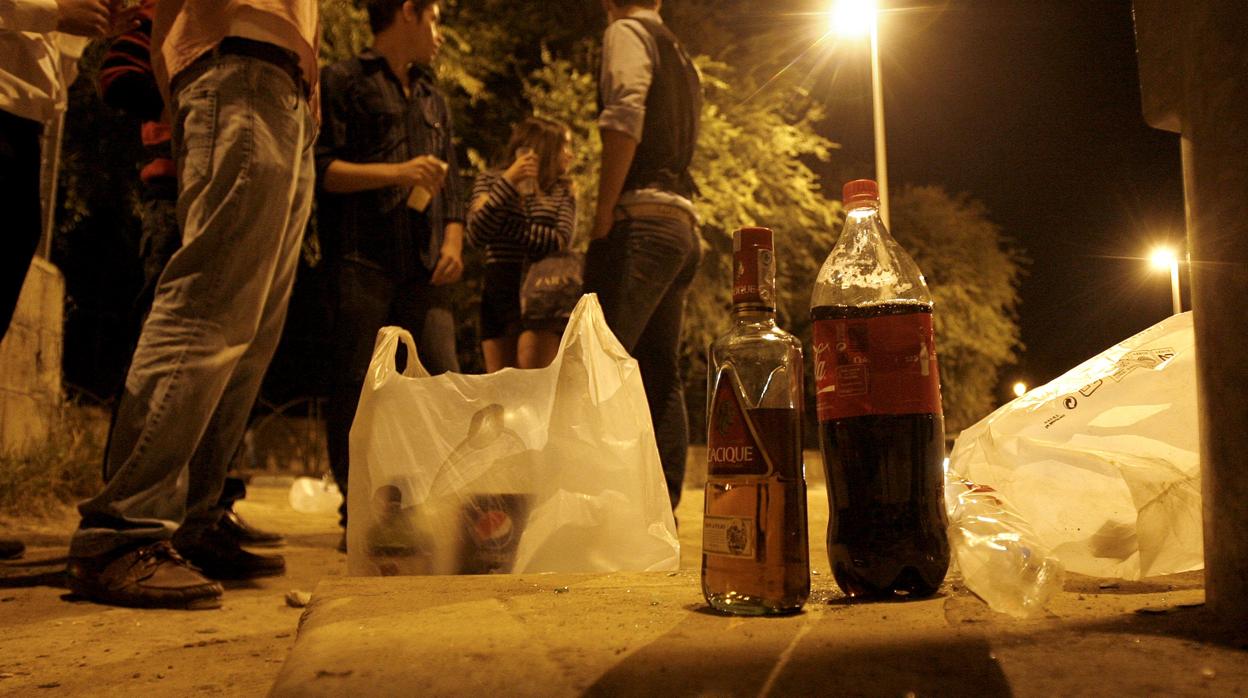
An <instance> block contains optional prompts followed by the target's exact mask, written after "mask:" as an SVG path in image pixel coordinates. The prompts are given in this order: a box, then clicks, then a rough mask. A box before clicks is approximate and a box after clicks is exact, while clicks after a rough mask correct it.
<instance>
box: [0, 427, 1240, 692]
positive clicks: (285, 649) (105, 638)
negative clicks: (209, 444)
mask: <svg viewBox="0 0 1248 698" xmlns="http://www.w3.org/2000/svg"><path fill="white" fill-rule="evenodd" d="M690 456H691V457H690V460H691V462H692V463H696V462H697V461H698V460H699V458H700V454H697V453H695V452H693V451H691V454H690ZM809 463H816V464H817V463H818V460H817V459H816V460H808V464H809ZM816 469H817V468H816ZM698 478H699V474H698V473H697V472H696V470H695V471H694V472H691V473H690V477H689V478H688V479H687V484H691V483H694V482H697V480H698ZM811 480H812V482H811V489H812V491H811V497H810V503H811V507H810V531H811V539H812V545H811V548H812V556H811V563H812V571H813V573H814V574H815V575H816V576H815V577H814V583H813V584H812V586H813V588H814V589H816V590H823V591H821V592H820V593H817V594H814V595H812V599H811V602H810V603H811V604H818V605H819V608H818V609H815V608H813V607H812V611H814V613H813V614H807V615H808V616H809V617H810V618H815V617H816V616H819V614H821V613H822V614H825V615H826V614H828V613H833V614H834V613H836V612H837V608H839V607H840V605H843V599H838V598H833V597H835V596H838V595H839V592H835V591H834V590H833V589H832V584H831V578H830V575H829V573H828V565H827V557H826V553H825V552H824V551H823V543H822V538H823V531H824V530H825V527H826V525H827V508H826V500H825V499H824V496H825V495H824V492H823V489H822V483H821V482H820V479H819V478H818V476H817V473H812V477H811ZM290 482H291V480H290V479H289V478H287V479H284V480H283V479H277V478H270V479H267V480H259V479H258V480H253V481H252V483H251V485H250V486H249V494H248V499H247V500H245V501H242V502H240V503H239V504H238V511H239V512H240V514H241V515H242V516H243V517H245V518H246V519H247V520H248V521H250V522H252V523H254V524H255V525H257V526H260V527H262V528H265V529H270V530H277V531H281V532H283V533H284V534H285V535H286V537H287V541H288V543H287V545H286V546H285V548H282V549H281V550H280V552H282V553H283V554H284V555H285V556H286V561H287V574H286V575H285V576H284V577H278V578H270V579H264V580H259V581H256V582H253V583H238V584H227V590H226V596H225V600H224V605H223V607H222V608H221V609H219V610H213V611H154V610H133V609H121V608H110V607H105V606H97V605H95V604H91V603H87V602H83V601H77V600H74V599H72V598H71V597H69V596H68V595H67V592H66V590H65V589H64V587H63V579H62V572H63V567H64V555H65V550H66V545H67V542H68V535H69V532H70V531H71V530H72V529H73V527H74V525H76V523H77V521H76V518H75V517H74V515H73V512H72V511H66V513H65V515H64V516H63V517H62V518H61V519H58V520H42V521H35V520H25V519H19V520H12V519H10V520H0V531H3V532H4V534H5V535H16V536H18V537H20V538H22V539H23V540H25V542H26V543H27V545H28V547H29V549H28V551H27V553H26V555H25V557H24V558H23V559H21V560H18V561H11V562H3V563H0V696H6V695H21V696H28V695H44V694H45V692H46V694H47V695H53V694H57V695H92V696H111V695H127V696H129V695H143V696H187V695H230V696H260V695H265V694H267V693H268V691H269V689H270V687H271V686H272V685H273V682H274V680H275V679H276V678H277V676H278V674H279V671H280V670H281V669H282V666H283V662H285V660H286V658H287V656H288V654H289V652H290V649H291V647H292V646H293V644H294V642H295V638H296V633H297V629H298V625H299V622H300V615H301V613H302V610H301V609H300V608H295V607H292V606H291V605H288V603H287V601H286V597H287V594H288V592H290V591H294V590H299V591H309V592H310V591H312V590H313V589H314V588H315V587H316V585H317V583H318V582H319V581H321V580H323V579H325V578H326V577H333V576H336V575H343V574H344V573H345V568H346V558H345V555H342V554H340V553H338V552H336V551H335V545H336V543H337V541H338V536H339V531H338V528H337V521H336V515H335V514H320V515H311V514H301V513H298V512H296V511H294V510H293V509H291V508H290V506H289V504H288V490H289V485H290ZM700 508H701V496H700V492H699V491H698V490H697V489H694V490H686V497H685V500H684V501H682V503H681V507H680V508H679V509H678V511H677V514H678V516H679V518H680V520H681V522H682V525H681V530H680V534H681V543H682V563H681V567H682V571H681V573H680V574H681V575H682V577H685V576H687V577H688V578H689V579H690V588H691V591H690V593H691V594H694V595H696V592H695V591H692V590H693V589H696V587H695V586H694V585H696V579H697V570H698V565H699V562H700V543H701V540H700V538H701V516H700ZM1201 585H1202V576H1201V574H1200V573H1187V574H1183V575H1172V576H1170V577H1166V578H1162V579H1152V580H1146V581H1143V582H1134V583H1129V582H1121V583H1119V582H1116V581H1112V580H1097V579H1092V578H1072V579H1068V580H1067V583H1066V586H1065V593H1064V594H1062V595H1060V603H1059V604H1055V605H1058V606H1059V608H1058V613H1057V614H1056V615H1055V616H1053V617H1052V618H1050V619H1048V620H1047V621H1029V622H1016V621H1013V620H1012V619H1010V618H1008V617H1006V616H1002V615H1000V614H996V613H993V612H991V611H990V610H989V609H987V607H986V606H984V605H983V604H982V602H980V601H979V600H978V599H976V598H975V597H974V596H972V595H971V594H969V592H967V591H966V590H965V589H964V588H961V586H960V583H959V580H958V578H957V576H956V574H951V576H950V578H949V580H948V581H947V582H946V585H945V588H943V589H942V597H943V599H944V600H943V601H942V602H941V603H942V604H943V609H944V610H943V614H944V616H945V617H946V624H947V626H948V627H949V628H953V629H959V628H983V629H984V630H985V631H986V632H990V633H995V634H996V635H997V636H1000V638H1005V639H1004V640H1001V641H1000V643H1001V644H995V645H993V647H994V649H993V652H995V653H996V654H997V655H1000V656H1004V657H1007V658H1008V656H1009V654H1008V653H1009V652H1010V651H1011V650H1010V647H1014V646H1017V647H1016V650H1017V651H1019V652H1023V651H1028V652H1032V653H1034V652H1035V651H1038V650H1036V649H1035V648H1033V649H1032V650H1027V649H1026V648H1027V647H1030V646H1031V640H1030V639H1028V638H1029V635H1032V634H1035V635H1036V636H1037V637H1039V636H1040V635H1045V636H1048V637H1050V640H1052V636H1053V635H1054V634H1055V633H1056V634H1060V635H1061V636H1062V637H1060V638H1057V639H1056V641H1054V642H1053V645H1048V644H1042V645H1036V647H1039V648H1043V647H1049V646H1058V647H1063V646H1065V645H1066V641H1067V639H1068V640H1069V643H1070V646H1071V647H1072V648H1075V647H1079V646H1081V645H1080V643H1081V642H1084V643H1085V644H1086V642H1087V641H1086V637H1087V636H1088V633H1089V632H1094V631H1095V629H1096V628H1103V627H1112V629H1113V633H1112V634H1110V635H1107V636H1106V637H1109V638H1110V639H1107V640H1106V639H1103V638H1102V640H1100V641H1101V642H1104V643H1109V644H1107V645H1106V646H1107V647H1118V646H1119V645H1118V644H1117V643H1118V642H1122V643H1128V644H1127V645H1123V647H1129V648H1135V647H1137V645H1138V643H1140V642H1141V638H1144V645H1142V646H1140V649H1141V650H1147V651H1150V652H1153V653H1156V652H1162V654H1160V655H1157V656H1156V657H1154V659H1148V656H1152V655H1148V656H1145V655H1143V654H1140V653H1139V652H1133V653H1132V654H1131V655H1130V659H1129V662H1128V663H1127V664H1122V665H1121V666H1116V665H1117V664H1118V663H1119V660H1118V659H1116V658H1115V657H1116V655H1115V654H1114V652H1108V651H1107V650H1106V649H1105V647H1100V646H1098V649H1095V650H1091V649H1090V652H1089V653H1081V652H1078V651H1076V652H1075V654H1087V655H1088V656H1087V657H1086V658H1084V659H1083V660H1082V661H1083V662H1084V663H1085V664H1086V666H1084V667H1083V668H1081V669H1079V670H1078V671H1079V672H1080V673H1083V674H1087V681H1088V683H1083V684H1081V683H1076V682H1073V680H1074V679H1075V678H1076V677H1073V676H1071V675H1070V672H1071V671H1075V670H1076V669H1075V665H1077V664H1079V661H1078V660H1075V661H1073V662H1072V658H1071V657H1068V656H1054V657H1052V659H1053V662H1052V663H1050V664H1047V665H1046V664H1045V663H1043V662H1034V665H1035V668H1033V661H1032V660H1028V661H1026V662H1022V661H1020V662H1018V663H1017V667H1016V668H1015V669H1014V674H1018V675H1014V674H1011V675H1009V679H1010V680H1009V684H1008V688H1005V692H1006V693H1007V694H1013V695H1045V694H1047V693H1048V691H1047V690H1042V691H1039V692H1036V691H1021V692H1020V691H1018V687H1019V686H1020V685H1023V686H1026V685H1029V684H1030V685H1032V686H1034V687H1040V686H1047V687H1048V688H1049V689H1053V690H1055V691H1057V692H1058V693H1061V694H1068V693H1071V691H1070V690H1068V689H1069V688H1070V687H1071V686H1072V685H1083V686H1084V690H1081V691H1074V692H1075V693H1084V694H1088V695H1103V694H1104V693H1103V692H1102V691H1101V690H1100V689H1101V688H1108V687H1109V686H1112V685H1114V682H1115V681H1116V680H1117V678H1118V677H1119V676H1120V675H1121V674H1123V673H1124V672H1128V673H1131V674H1134V675H1135V677H1134V678H1135V679H1136V681H1135V682H1134V683H1133V684H1131V685H1134V686H1135V687H1136V688H1142V687H1147V686H1150V685H1152V686H1154V687H1156V688H1157V689H1158V690H1160V691H1161V693H1164V694H1175V690H1174V689H1175V688H1176V687H1182V688H1181V690H1178V691H1177V693H1178V694H1183V695H1245V694H1248V661H1245V659H1246V658H1248V652H1245V651H1244V647H1243V646H1242V645H1239V644H1235V643H1234V642H1232V643H1230V644H1229V645H1228V643H1226V642H1222V643H1216V642H1208V641H1207V640H1206V639H1205V638H1203V637H1202V631H1201V629H1200V627H1199V626H1200V624H1201V623H1202V622H1203V621H1201V620H1200V618H1199V617H1198V616H1194V615H1191V613H1192V612H1185V611H1178V612H1173V611H1174V609H1173V608H1164V607H1165V606H1171V607H1173V606H1175V605H1177V604H1191V603H1198V602H1199V601H1200V600H1201V599H1202V598H1203V590H1202V587H1201ZM825 597H826V598H825ZM824 606H827V608H824ZM1145 606H1153V607H1159V606H1160V607H1163V608H1160V609H1159V610H1158V611H1157V613H1156V614H1155V615H1154V614H1152V613H1145V614H1140V613H1139V609H1140V607H1145ZM876 610H878V609H876ZM884 610H885V611H887V610H888V609H884ZM864 612H865V611H864ZM868 620H869V619H868ZM864 622H865V621H864ZM1026 623H1030V625H1028V624H1026ZM875 626H876V623H875V622H871V623H866V625H865V626H864V627H875ZM776 627H780V626H778V625H777V626H776ZM880 630H881V631H882V630H883V628H880ZM1032 631H1034V633H1033V632H1032ZM1150 637H1151V638H1152V639H1149V638H1150ZM1011 638H1012V639H1011ZM1113 638H1121V639H1120V640H1115V639H1113ZM1129 643H1136V644H1134V645H1133V644H1129ZM1087 646H1088V647H1089V648H1091V647H1092V645H1087ZM1148 648H1151V649H1148ZM1163 650H1164V651H1163ZM1045 651H1052V650H1045ZM924 652H925V653H927V650H925V651H924ZM1062 652H1065V651H1062ZM984 654H985V655H986V656H987V652H986V651H985V653H984ZM1093 655H1097V656H1100V655H1104V656H1103V658H1102V659H1097V656H1093ZM1033 659H1035V658H1034V657H1033ZM1154 660H1157V661H1156V662H1155V661H1154ZM959 661H960V660H959ZM1123 661H1127V660H1123ZM1063 664H1065V665H1067V667H1068V668H1066V669H1065V670H1063V673H1059V674H1056V675H1055V674H1054V672H1053V669H1054V668H1056V667H1059V666H1062V665H1063ZM1154 665H1156V671H1157V672H1158V675H1159V676H1161V675H1168V674H1171V673H1173V672H1174V671H1179V672H1180V673H1181V674H1182V676H1183V677H1186V678H1183V679H1182V680H1181V681H1179V682H1177V683H1176V682H1175V680H1173V679H1167V680H1165V681H1160V680H1159V682H1157V683H1150V682H1149V680H1148V676H1147V672H1148V671H1151V670H1152V669H1151V667H1152V666H1154ZM1033 672H1034V673H1035V676H1034V678H1033V677H1028V676H1024V675H1022V674H1029V673H1033ZM1007 673H1008V672H1007ZM1141 674H1145V675H1144V677H1143V679H1144V680H1143V681H1142V682H1141V680H1140V675H1141ZM1055 676H1058V677H1064V678H1060V679H1059V678H1055ZM1067 679H1070V680H1072V682H1066V680H1067ZM1016 681H1017V682H1018V683H1016ZM1054 681H1062V682H1061V683H1053V682H1054ZM1106 682H1108V683H1106ZM1162 687H1168V688H1166V689H1165V690H1162ZM843 688H846V689H849V688H851V687H849V686H843ZM860 688H862V689H863V690H862V691H859V694H865V695H873V693H872V692H871V690H869V688H867V687H860ZM999 688H1000V687H999ZM1107 692H1108V691H1107ZM1144 693H1155V691H1149V690H1144Z"/></svg>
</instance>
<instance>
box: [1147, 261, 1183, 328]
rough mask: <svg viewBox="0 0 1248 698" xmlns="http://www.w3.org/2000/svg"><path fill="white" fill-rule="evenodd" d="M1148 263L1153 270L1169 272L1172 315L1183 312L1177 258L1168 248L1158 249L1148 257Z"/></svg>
mask: <svg viewBox="0 0 1248 698" xmlns="http://www.w3.org/2000/svg"><path fill="white" fill-rule="evenodd" d="M1148 259H1149V262H1150V263H1152V265H1153V268H1154V269H1167V268H1168V269H1169V270H1170V300H1171V302H1172V303H1173V305H1174V314H1175V315H1178V314H1179V313H1181V312H1183V301H1182V298H1181V297H1180V296H1179V257H1178V255H1176V254H1175V253H1174V250H1172V249H1170V248H1169V247H1158V248H1157V249H1155V250H1153V253H1152V254H1151V255H1149V258H1148Z"/></svg>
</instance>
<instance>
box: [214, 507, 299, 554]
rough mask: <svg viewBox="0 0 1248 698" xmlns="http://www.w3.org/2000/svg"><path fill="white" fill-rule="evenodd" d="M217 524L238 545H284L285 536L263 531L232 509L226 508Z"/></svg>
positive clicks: (259, 546)
mask: <svg viewBox="0 0 1248 698" xmlns="http://www.w3.org/2000/svg"><path fill="white" fill-rule="evenodd" d="M217 526H218V527H219V528H220V529H221V530H222V531H223V532H224V533H225V534H226V535H228V536H231V537H232V538H234V540H236V541H238V544H239V545H250V546H253V547H257V548H277V547H280V546H283V545H286V537H285V536H283V535H282V534H280V533H273V532H272V531H264V530H261V529H259V528H256V527H255V526H252V525H251V524H249V523H247V522H246V521H244V520H243V517H241V516H239V515H238V513H237V512H235V511H234V510H233V509H226V510H225V513H224V514H222V515H221V521H220V522H219V523H218V524H217Z"/></svg>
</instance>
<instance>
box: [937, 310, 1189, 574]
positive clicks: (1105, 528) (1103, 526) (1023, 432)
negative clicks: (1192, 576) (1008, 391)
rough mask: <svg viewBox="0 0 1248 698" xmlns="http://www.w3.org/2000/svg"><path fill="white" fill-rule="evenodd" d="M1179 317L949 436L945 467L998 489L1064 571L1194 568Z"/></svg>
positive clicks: (1185, 323) (1185, 356)
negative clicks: (953, 440) (950, 444)
mask: <svg viewBox="0 0 1248 698" xmlns="http://www.w3.org/2000/svg"><path fill="white" fill-rule="evenodd" d="M1194 354H1195V342H1194V337H1193V333H1192V318H1191V313H1183V314H1180V315H1176V316H1173V317H1170V318H1168V319H1166V320H1164V321H1163V322H1161V323H1159V324H1157V325H1154V326H1153V327H1150V328H1148V329H1147V330H1144V331H1143V332H1140V333H1139V334H1136V335H1134V336H1132V337H1130V338H1129V339H1127V340H1125V341H1123V342H1121V343H1120V344H1117V345H1115V346H1113V347H1111V348H1109V349H1107V350H1106V351H1104V352H1102V353H1100V354H1098V355H1097V356H1095V357H1093V358H1091V359H1089V360H1087V361H1085V362H1083V363H1082V364H1079V365H1078V366H1076V367H1075V368H1073V369H1071V370H1070V371H1069V372H1067V373H1066V374H1064V375H1063V376H1061V377H1060V378H1057V379H1056V380H1053V381H1052V382H1050V383H1048V384H1047V385H1044V386H1041V387H1038V388H1036V389H1034V390H1032V391H1030V392H1028V393H1027V394H1025V395H1023V396H1022V397H1020V398H1017V399H1015V400H1013V401H1012V402H1010V403H1008V404H1006V405H1004V406H1002V407H1001V408H1000V409H998V410H996V411H995V412H993V413H992V414H990V415H988V417H986V418H984V419H983V420H981V421H980V422H979V423H977V424H975V425H974V426H972V427H970V428H969V429H967V430H965V431H963V432H962V434H961V435H959V437H958V439H957V442H956V443H955V445H954V448H953V452H952V453H951V454H950V459H949V468H950V471H951V474H952V475H954V476H956V477H958V478H962V479H965V480H969V481H971V482H973V483H976V484H979V485H987V486H989V487H991V488H992V489H994V490H996V491H998V492H1000V493H1001V494H1002V495H1003V496H1004V497H1005V499H1007V500H1008V501H1009V502H1010V503H1012V504H1013V506H1014V507H1015V508H1016V509H1017V511H1018V512H1019V514H1020V515H1021V516H1022V518H1023V519H1025V520H1026V522H1027V523H1029V524H1030V526H1031V528H1032V530H1033V531H1034V532H1035V534H1036V536H1037V537H1038V539H1039V541H1040V542H1041V543H1042V544H1043V545H1044V547H1046V548H1048V549H1049V551H1051V553H1052V555H1053V556H1054V557H1056V558H1058V559H1059V560H1061V562H1062V564H1063V565H1064V566H1065V567H1066V569H1067V570H1068V571H1070V572H1076V573H1079V574H1085V575H1091V576H1096V577H1116V578H1121V579H1129V580H1135V579H1140V578H1141V577H1149V576H1154V575H1162V574H1171V573H1175V572H1184V571H1188V570H1195V569H1200V568H1201V567H1203V565H1204V557H1203V546H1202V528H1201V526H1202V524H1201V496H1200V461H1199V454H1200V444H1199V434H1198V428H1197V411H1196V410H1197V407H1196V368H1195V356H1194Z"/></svg>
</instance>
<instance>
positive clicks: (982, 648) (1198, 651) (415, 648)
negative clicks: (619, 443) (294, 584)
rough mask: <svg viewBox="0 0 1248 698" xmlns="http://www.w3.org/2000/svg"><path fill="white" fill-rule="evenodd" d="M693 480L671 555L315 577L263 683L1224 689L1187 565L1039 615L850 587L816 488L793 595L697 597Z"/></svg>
mask: <svg viewBox="0 0 1248 698" xmlns="http://www.w3.org/2000/svg"><path fill="white" fill-rule="evenodd" d="M701 503H702V498H701V493H700V492H697V491H695V490H687V491H686V492H685V500H684V501H682V503H681V507H680V511H679V513H680V514H681V516H680V520H681V521H682V522H684V523H682V528H681V542H682V545H683V546H684V548H685V549H684V550H683V551H682V552H683V554H682V557H683V561H682V566H681V570H680V571H679V572H672V573H640V574H638V573H634V574H610V575H567V574H550V575H497V576H477V577H389V578H361V577H356V578H326V579H324V580H322V581H321V583H320V584H319V585H318V586H317V589H316V592H315V594H314V597H313V601H312V604H311V605H310V607H309V608H308V609H307V610H306V612H305V614H304V617H303V619H302V620H301V623H300V629H299V634H298V637H297V640H296V643H295V646H294V648H293V650H292V651H291V653H290V656H289V658H288V659H287V661H286V664H285V665H284V667H283V668H282V671H281V674H280V675H279V677H278V679H277V682H276V684H275V687H274V690H273V695H277V696H308V695H351V696H357V697H358V696H366V695H367V696H372V695H396V694H397V695H506V696H571V695H580V694H591V695H611V696H615V695H699V696H701V695H711V696H721V695H722V696H738V695H739V696H764V695H776V696H786V695H810V694H819V695H868V696H876V695H879V696H903V695H915V696H929V695H950V696H965V695H1019V696H1031V695H1034V696H1041V695H1045V696H1047V695H1105V694H1108V693H1121V694H1126V695H1192V696H1198V695H1199V696H1204V695H1209V694H1214V695H1238V694H1243V693H1246V692H1248V661H1245V659H1246V658H1248V657H1246V654H1245V652H1244V651H1243V649H1242V648H1235V647H1233V646H1228V645H1224V644H1219V643H1218V642H1217V641H1216V638H1210V637H1204V636H1203V635H1202V627H1203V625H1204V622H1203V620H1202V616H1201V611H1199V610H1183V609H1179V608H1178V607H1179V606H1180V605H1187V604H1193V603H1199V602H1200V601H1201V600H1202V598H1203V591H1202V589H1201V575H1200V574H1199V573H1189V574H1185V575H1174V576H1171V577H1167V578H1164V579H1153V580H1149V581H1147V582H1136V583H1128V582H1113V581H1109V580H1097V579H1091V578H1086V577H1082V578H1078V577H1077V578H1075V579H1072V580H1070V581H1068V582H1067V584H1066V588H1065V591H1064V592H1063V593H1061V594H1059V595H1058V597H1057V599H1056V601H1055V602H1054V603H1053V605H1052V612H1051V614H1050V615H1049V616H1048V617H1046V618H1043V619H1039V620H1033V621H1016V620H1013V619H1011V618H1009V617H1007V616H1004V615H1001V614H997V613H994V612H992V611H990V610H989V609H988V608H987V607H986V606H985V605H984V604H983V603H982V602H981V601H980V600H979V599H977V598H976V597H974V596H973V595H971V594H969V592H967V591H966V590H965V589H963V588H962V586H961V584H960V583H959V580H958V579H957V577H956V574H955V575H951V577H950V579H949V580H948V581H947V582H946V584H945V586H944V587H943V588H942V590H941V593H940V594H939V595H937V596H936V597H934V598H930V599H925V600H919V601H912V602H890V603H849V602H848V601H847V600H846V599H845V598H844V597H843V596H842V595H841V594H840V592H839V590H837V589H836V586H835V584H834V582H833V581H832V578H831V576H830V575H829V574H828V566H827V557H826V554H825V553H824V551H823V543H822V539H823V536H822V531H823V530H824V526H826V522H827V506H826V499H825V495H824V492H823V491H822V489H821V488H816V489H812V492H811V496H810V503H811V509H812V511H811V532H812V535H811V538H812V546H811V547H812V566H813V568H814V569H815V571H816V572H817V574H816V576H815V577H814V578H813V584H812V587H813V593H812V597H811V599H810V601H809V603H808V604H807V606H806V609H805V611H804V612H803V613H801V614H798V615H795V616H790V617H786V618H732V617H725V616H721V615H718V614H715V613H712V612H709V611H708V610H707V609H706V605H705V603H704V601H703V599H702V594H701V587H700V580H699V573H698V561H699V557H698V556H699V553H698V551H697V544H698V542H699V539H700V524H701V520H700V519H701V517H700V516H699V515H698V513H699V512H700V509H701Z"/></svg>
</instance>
